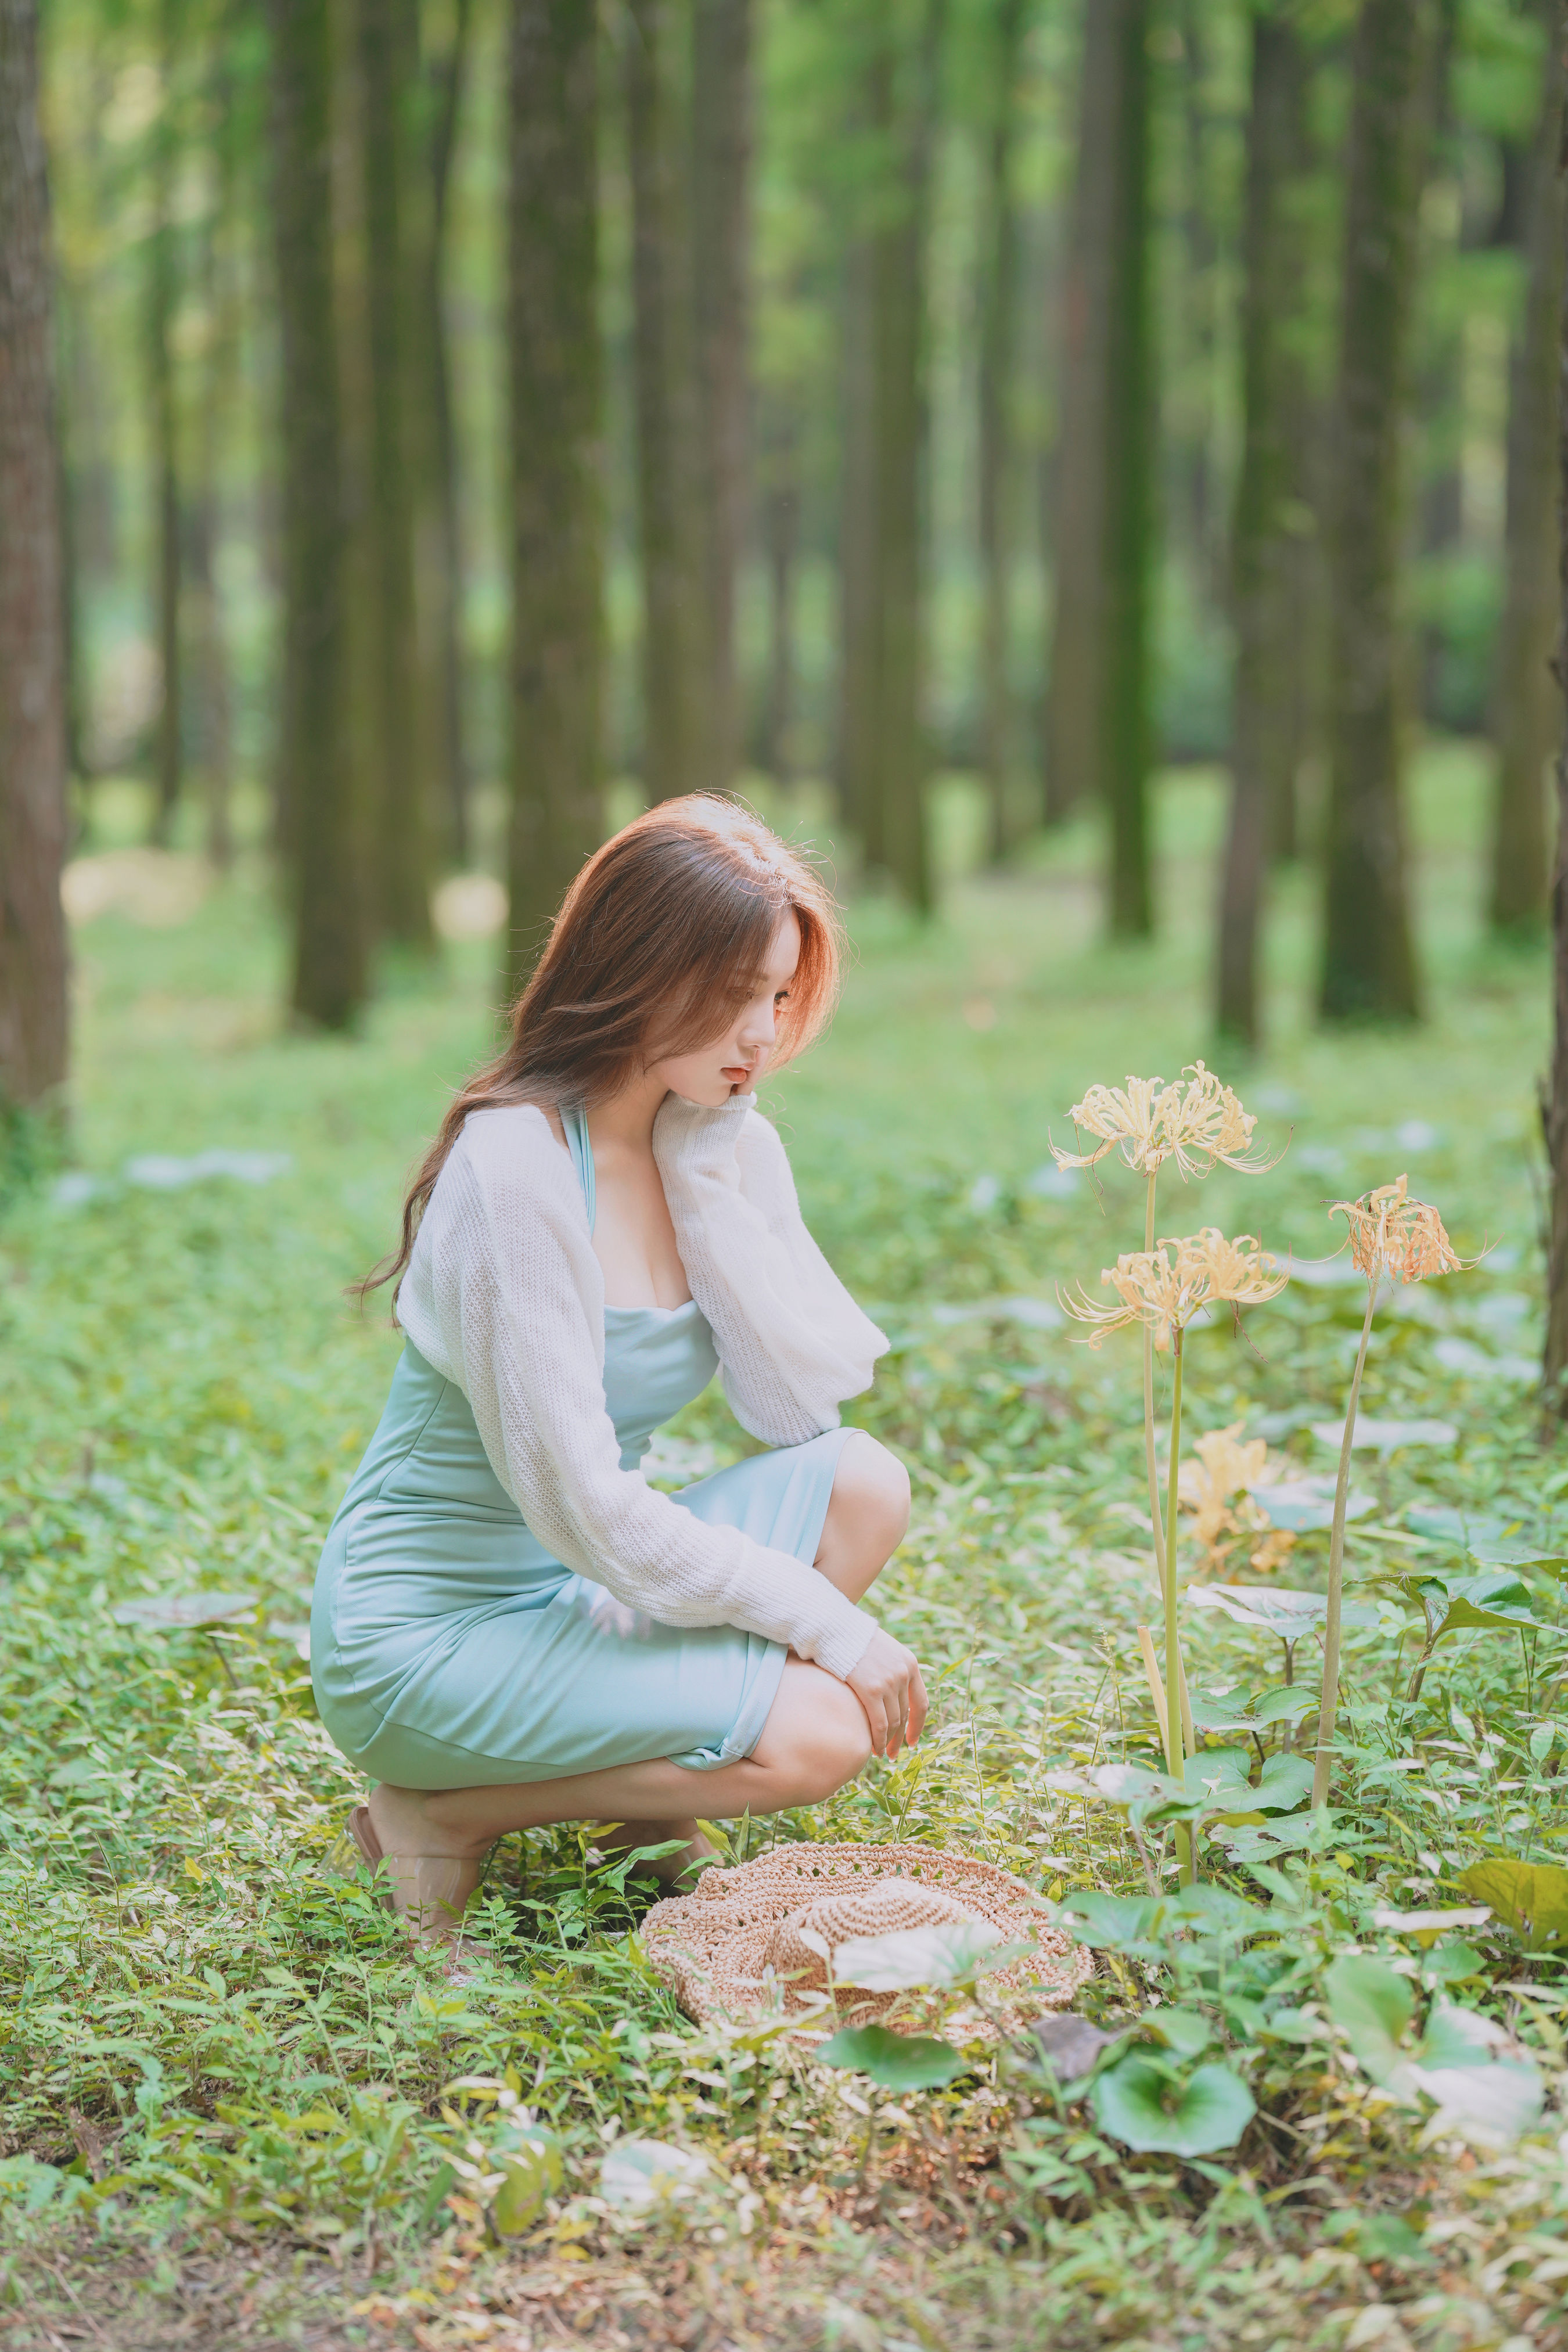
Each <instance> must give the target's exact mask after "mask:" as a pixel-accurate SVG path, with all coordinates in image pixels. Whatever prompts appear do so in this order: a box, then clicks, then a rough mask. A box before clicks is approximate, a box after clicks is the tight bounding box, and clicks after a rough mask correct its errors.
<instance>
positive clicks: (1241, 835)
mask: <svg viewBox="0 0 1568 2352" xmlns="http://www.w3.org/2000/svg"><path fill="white" fill-rule="evenodd" d="M1306 79H1307V58H1306V55H1305V53H1304V50H1303V47H1302V43H1301V40H1300V35H1299V32H1298V31H1297V28H1296V26H1295V25H1294V24H1293V22H1292V21H1291V18H1290V17H1289V15H1287V14H1285V13H1283V12H1277V11H1276V10H1275V9H1274V8H1272V7H1269V6H1267V5H1265V6H1260V7H1259V8H1258V12H1257V13H1256V15H1255V16H1254V17H1253V20H1252V95H1251V105H1250V110H1249V112H1248V115H1247V196H1246V207H1247V208H1246V215H1245V221H1244V229H1243V245H1244V255H1243V259H1244V267H1245V270H1246V287H1245V291H1244V296H1243V317H1242V407H1243V420H1244V421H1243V444H1242V458H1241V477H1240V481H1239V483H1238V486H1237V501H1236V517H1235V525H1234V530H1233V534H1232V547H1231V567H1230V570H1231V604H1232V612H1233V615H1234V623H1235V628H1236V686H1235V715H1234V718H1233V721H1232V741H1231V798H1230V821H1229V826H1228V829H1227V832H1226V849H1225V863H1224V868H1223V873H1222V878H1221V885H1220V900H1219V920H1218V926H1217V952H1216V956H1215V1025H1216V1028H1217V1029H1218V1032H1219V1034H1220V1035H1221V1036H1222V1037H1225V1038H1228V1039H1231V1040H1234V1041H1235V1042H1236V1043H1237V1044H1239V1045H1243V1046H1245V1047H1247V1048H1251V1047H1254V1046H1256V1045H1258V1043H1259V1042H1260V1031H1261V1015H1260V1008H1259V994H1258V927H1259V922H1260V919H1261V911H1262V899H1263V887H1264V878H1265V875H1266V872H1267V866H1268V852H1269V847H1270V839H1271V835H1273V833H1274V831H1275V827H1276V824H1277V823H1278V815H1277V813H1278V812H1279V810H1280V809H1281V808H1282V807H1284V806H1287V805H1289V804H1290V803H1293V801H1294V796H1295V779H1294V774H1293V770H1294V764H1295V760H1296V754H1297V741H1296V733H1297V728H1296V720H1297V710H1298V707H1299V691H1298V684H1297V675H1296V673H1297V668H1298V666H1299V664H1300V660H1301V657H1302V647H1301V646H1300V643H1299V641H1298V636H1297V620H1298V614H1297V601H1298V600H1297V594H1296V588H1297V580H1296V568H1297V562H1298V549H1299V539H1300V533H1299V532H1298V530H1296V527H1295V513H1294V506H1295V498H1296V490H1297V479H1296V469H1297V460H1296V456H1295V452H1294V449H1293V447H1292V440H1291V431H1292V426H1293V425H1294V424H1295V423H1296V422H1297V404H1296V402H1295V400H1294V397H1293V391H1292V387H1293V384H1294V383H1295V381H1296V379H1297V377H1298V375H1299V373H1300V362H1299V359H1298V358H1297V356H1296V354H1295V353H1294V352H1292V350H1291V348H1290V343H1289V323H1290V314H1291V311H1292V309H1293V306H1294V301H1295V299H1296V296H1297V293H1298V290H1299V278H1300V268H1299V246H1300V239H1299V236H1298V233H1297V224H1296V222H1295V219H1294V218H1293V216H1292V209H1291V195H1292V182H1293V178H1294V175H1295V173H1296V171H1297V170H1298V169H1299V166H1300V151H1301V141H1300V128H1301V126H1300V112H1301V104H1302V94H1303V91H1304V89H1305V85H1306Z"/></svg>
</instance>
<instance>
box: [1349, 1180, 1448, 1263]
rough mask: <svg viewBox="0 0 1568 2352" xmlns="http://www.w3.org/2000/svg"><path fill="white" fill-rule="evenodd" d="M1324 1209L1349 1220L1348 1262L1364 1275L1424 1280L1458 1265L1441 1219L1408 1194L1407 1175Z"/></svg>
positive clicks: (1428, 1207) (1425, 1203) (1430, 1208)
mask: <svg viewBox="0 0 1568 2352" xmlns="http://www.w3.org/2000/svg"><path fill="white" fill-rule="evenodd" d="M1329 1214H1330V1216H1331V1217H1343V1218H1344V1219H1345V1221H1346V1223H1348V1224H1349V1226H1350V1235H1351V1260H1352V1264H1353V1265H1355V1266H1356V1267H1357V1268H1358V1269H1359V1271H1360V1272H1361V1273H1363V1274H1364V1275H1365V1276H1367V1277H1368V1278H1369V1280H1370V1279H1373V1278H1374V1277H1375V1278H1377V1279H1381V1278H1382V1277H1383V1276H1384V1275H1390V1276H1392V1277H1393V1278H1394V1281H1395V1282H1424V1281H1425V1280H1426V1276H1428V1275H1433V1274H1457V1273H1458V1270H1459V1265H1460V1263H1461V1261H1460V1258H1459V1255H1458V1251H1457V1250H1456V1249H1455V1247H1454V1244H1453V1243H1452V1242H1451V1241H1450V1240H1449V1239H1448V1236H1447V1234H1446V1233H1445V1232H1444V1230H1443V1220H1442V1218H1441V1217H1440V1216H1439V1215H1438V1214H1437V1212H1436V1209H1434V1208H1432V1207H1430V1206H1429V1205H1428V1203H1427V1202H1425V1201H1413V1200H1412V1199H1411V1197H1410V1180H1409V1178H1408V1177H1407V1176H1401V1177H1400V1178H1399V1180H1398V1181H1397V1182H1396V1183H1393V1184H1380V1185H1379V1186H1378V1187H1377V1189H1376V1191H1375V1192H1363V1195H1362V1197H1361V1199H1360V1200H1359V1201H1336V1202H1334V1205H1333V1207H1332V1208H1331V1210H1330V1211H1329Z"/></svg>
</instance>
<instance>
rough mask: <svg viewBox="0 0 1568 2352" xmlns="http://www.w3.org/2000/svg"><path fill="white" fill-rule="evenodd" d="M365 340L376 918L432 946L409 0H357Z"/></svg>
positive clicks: (389, 931)
mask: <svg viewBox="0 0 1568 2352" xmlns="http://www.w3.org/2000/svg"><path fill="white" fill-rule="evenodd" d="M356 32H357V36H358V43H357V46H358V58H359V71H360V83H361V91H362V100H363V103H362V111H361V142H362V144H361V152H362V154H363V164H364V255H365V315H366V326H367V330H368V333H369V339H370V350H369V362H370V366H369V393H370V420H369V421H370V451H369V457H370V466H369V484H368V487H369V493H370V498H369V512H368V514H367V516H366V523H367V526H368V537H369V548H370V553H371V557H372V565H371V572H372V586H371V594H372V605H371V611H370V614H369V622H370V635H371V679H372V695H371V703H370V711H369V718H370V729H369V740H368V745H367V749H368V750H369V752H370V756H371V761H372V774H373V776H374V782H375V793H374V802H373V803H372V805H373V808H374V820H373V824H372V837H373V840H374V871H375V914H376V925H377V929H378V930H379V931H380V932H381V934H382V935H383V936H384V938H386V939H388V940H395V941H396V942H397V943H398V944H400V945H402V946H405V947H411V948H416V949H427V948H428V947H429V945H430V940H431V932H430V847H429V826H428V822H427V810H426V797H427V796H426V791H425V778H424V775H423V772H422V769H421V761H420V756H419V754H420V747H421V738H420V729H419V709H418V700H417V695H416V686H417V680H418V668H417V655H418V645H417V639H416V634H415V606H414V483H413V479H412V476H411V467H410V464H409V457H410V444H411V437H412V436H411V425H410V420H409V416H408V399H407V393H408V380H409V376H410V373H411V363H410V358H409V351H408V334H407V323H408V305H407V295H408V283H409V273H408V259H407V246H406V242H405V213H406V210H407V204H408V197H407V191H406V187H405V181H406V177H407V174H406V171H405V149H406V144H407V137H408V123H407V116H408V108H409V100H410V95H411V91H410V84H411V81H412V78H413V68H414V59H413V57H412V55H411V54H410V49H411V43H410V37H409V27H408V24H407V20H406V12H405V5H404V0H357V23H356Z"/></svg>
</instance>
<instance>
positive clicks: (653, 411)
mask: <svg viewBox="0 0 1568 2352" xmlns="http://www.w3.org/2000/svg"><path fill="white" fill-rule="evenodd" d="M678 23H679V16H678V13H677V9H676V6H675V5H674V0H629V5H628V9H627V26H626V52H625V53H626V144H627V150H628V154H629V160H630V165H631V183H632V314H633V317H632V374H633V404H634V407H635V410H636V416H637V527H638V537H639V541H640V552H641V559H642V595H643V625H642V689H643V789H644V793H645V794H646V796H647V799H648V800H650V801H662V800H668V799H670V798H671V797H672V796H673V795H674V794H676V793H688V792H691V791H693V790H695V789H696V788H697V787H698V786H700V784H702V783H704V782H706V781H707V780H708V774H709V759H708V748H707V747H708V740H709V735H708V723H707V720H708V714H707V710H706V708H705V700H704V698H705V692H706V687H707V680H708V674H709V663H708V646H707V635H708V631H707V620H708V598H707V593H706V583H705V576H704V566H703V533H702V528H701V506H700V499H699V496H698V493H697V487H696V484H697V448H696V430H697V425H696V398H695V394H696V385H695V371H694V369H693V365H692V353H691V284H690V277H691V271H690V261H691V240H690V236H689V223H688V205H687V198H688V194H689V190H688V185H687V174H686V172H685V170H684V168H683V167H684V143H683V141H682V138H681V133H680V123H681V119H682V109H681V106H680V102H679V89H678V87H677V77H676V56H675V40H674V33H675V29H676V26H677V24H678Z"/></svg>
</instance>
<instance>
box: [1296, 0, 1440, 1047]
mask: <svg viewBox="0 0 1568 2352" xmlns="http://www.w3.org/2000/svg"><path fill="white" fill-rule="evenodd" d="M1429 19H1430V10H1429V8H1428V6H1427V5H1426V0H1363V6H1362V12H1361V16H1360V19H1359V21H1358V24H1357V26H1356V34H1355V45H1354V50H1353V59H1352V79H1353V88H1354V97H1353V101H1352V119H1351V133H1350V153H1349V159H1348V169H1347V181H1348V186H1347V194H1346V209H1345V246H1344V268H1343V280H1342V327H1341V341H1340V388H1339V411H1338V433H1337V439H1338V457H1337V468H1336V472H1337V479H1336V483H1335V498H1334V532H1333V547H1332V558H1331V563H1332V573H1331V577H1332V629H1333V635H1332V643H1331V655H1330V718H1329V728H1330V783H1329V835H1328V856H1327V875H1326V897H1325V911H1324V929H1323V964H1322V982H1321V1000H1320V1001H1321V1009H1322V1012H1323V1014H1324V1017H1325V1018H1326V1019H1328V1020H1331V1021H1352V1020H1366V1019H1373V1020H1376V1019H1383V1020H1414V1019H1415V1017H1416V1016H1417V1014H1418V1013H1419V1010H1420V1001H1419V991H1418V987H1417V982H1416V972H1415V943H1414V940H1413V938H1412V934H1411V925H1410V911H1409V905H1408V882H1407V875H1406V864H1407V860H1406V852H1405V813H1404V805H1403V803H1404V789H1403V774H1402V769H1403V743H1402V737H1403V733H1404V723H1403V722H1404V713H1403V710H1402V709H1401V695H1400V668H1401V663H1400V630H1399V609H1398V587H1399V568H1400V551H1401V538H1402V520H1403V518H1402V501H1401V467H1400V435H1401V426H1402V423H1403V418H1404V414H1405V359H1406V346H1407V343H1408V341H1409V325H1410V313H1411V294H1412V287H1413V281H1414V277H1415V258H1416V245H1417V239H1416V215H1417V209H1418V205H1419V201H1420V190H1421V174H1420V157H1419V152H1418V150H1419V146H1420V139H1419V130H1420V124H1421V117H1422V114H1423V112H1424V106H1423V100H1424V97H1425V94H1426V73H1425V65H1426V45H1427V39H1428V34H1429Z"/></svg>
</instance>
